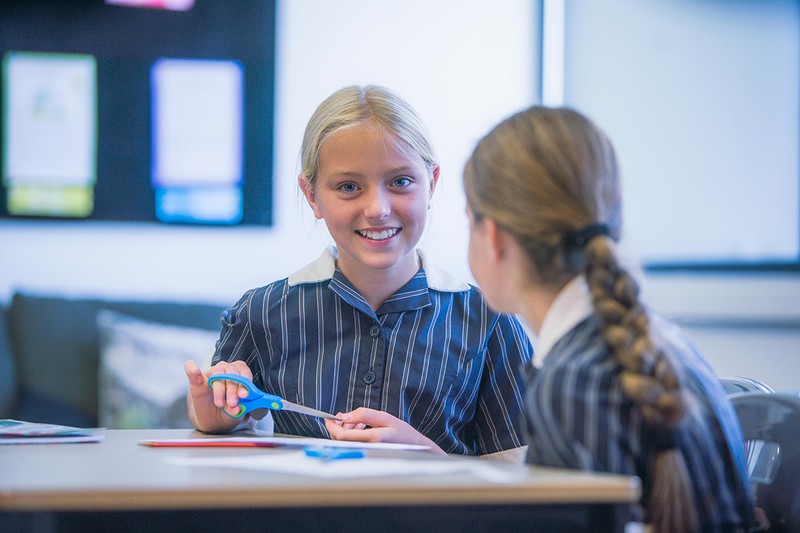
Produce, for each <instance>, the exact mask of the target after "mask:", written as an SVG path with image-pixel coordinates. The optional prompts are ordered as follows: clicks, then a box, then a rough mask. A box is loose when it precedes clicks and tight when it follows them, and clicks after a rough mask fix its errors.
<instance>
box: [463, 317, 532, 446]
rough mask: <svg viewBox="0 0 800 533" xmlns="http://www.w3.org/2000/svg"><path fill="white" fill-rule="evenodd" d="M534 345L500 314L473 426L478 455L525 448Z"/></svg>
mask: <svg viewBox="0 0 800 533" xmlns="http://www.w3.org/2000/svg"><path fill="white" fill-rule="evenodd" d="M532 359H533V346H532V345H531V342H530V339H529V338H528V335H527V333H526V332H525V330H524V329H523V327H522V325H521V324H520V323H519V321H518V320H517V319H516V318H514V317H512V316H509V315H498V317H497V320H496V322H495V325H494V327H493V328H492V329H491V332H490V335H489V339H488V343H487V346H486V355H485V358H484V371H483V376H482V378H481V386H480V393H479V398H478V405H477V410H476V414H475V421H474V424H473V431H474V438H475V451H476V453H477V454H478V455H485V454H490V453H496V452H499V451H503V450H509V449H513V448H519V447H520V446H523V444H524V443H523V442H522V441H523V439H522V431H521V423H522V406H523V405H524V399H523V398H524V390H525V381H526V374H527V371H526V368H527V367H528V366H529V365H530V364H531V361H532Z"/></svg>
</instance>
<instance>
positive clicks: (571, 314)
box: [535, 276, 594, 359]
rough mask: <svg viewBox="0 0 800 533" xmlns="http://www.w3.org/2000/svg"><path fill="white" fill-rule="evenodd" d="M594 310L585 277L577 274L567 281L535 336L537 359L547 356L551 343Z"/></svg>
mask: <svg viewBox="0 0 800 533" xmlns="http://www.w3.org/2000/svg"><path fill="white" fill-rule="evenodd" d="M593 312H594V307H593V306H592V295H591V292H590V291H589V286H588V284H587V283H586V278H585V277H583V276H577V277H575V278H573V279H572V280H571V281H570V282H569V283H567V284H566V285H565V286H564V288H563V289H561V291H560V292H559V293H558V296H556V299H555V301H553V305H551V306H550V309H549V310H548V311H547V314H546V315H545V317H544V321H543V322H542V327H541V328H539V334H538V335H537V336H536V345H535V351H536V355H537V359H543V358H544V357H547V354H548V352H550V349H551V348H552V347H553V345H554V344H555V343H556V342H557V341H558V339H560V338H561V337H563V336H564V335H566V334H567V333H568V332H569V330H571V329H572V328H574V327H575V326H577V325H578V324H580V323H581V322H583V321H584V320H586V318H588V317H589V316H591V314H592V313H593Z"/></svg>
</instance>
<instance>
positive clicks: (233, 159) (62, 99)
mask: <svg viewBox="0 0 800 533" xmlns="http://www.w3.org/2000/svg"><path fill="white" fill-rule="evenodd" d="M125 4H129V5H125ZM135 4H140V5H135ZM141 4H149V5H141ZM0 57H2V83H0V99H1V100H2V106H0V136H1V140H2V151H0V158H2V159H0V171H1V174H0V218H5V219H19V220H24V219H37V220H59V221H65V220H71V221H98V220H103V221H129V222H156V223H165V224H200V225H223V226H238V225H271V224H272V221H273V195H272V191H273V185H272V181H273V180H272V167H273V153H272V150H273V124H274V121H273V115H274V106H273V99H274V74H275V2H274V0H272V1H268V0H258V1H250V0H172V1H164V0H161V1H152V0H150V1H147V0H144V1H138V2H137V1H136V0H129V1H128V2H125V1H122V0H107V1H104V0H91V1H90V0H73V1H70V2H60V1H47V0H26V1H4V2H2V3H0Z"/></svg>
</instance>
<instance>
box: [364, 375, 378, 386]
mask: <svg viewBox="0 0 800 533" xmlns="http://www.w3.org/2000/svg"><path fill="white" fill-rule="evenodd" d="M374 382H375V374H374V373H373V372H367V373H366V374H364V383H366V384H367V385H372V383H374Z"/></svg>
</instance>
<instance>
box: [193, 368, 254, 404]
mask: <svg viewBox="0 0 800 533" xmlns="http://www.w3.org/2000/svg"><path fill="white" fill-rule="evenodd" d="M218 374H238V375H240V376H243V377H245V378H247V379H250V380H252V379H253V373H252V372H251V371H250V367H248V366H247V364H245V362H244V361H233V362H231V363H228V362H224V361H223V362H220V363H217V364H216V365H214V366H212V367H211V368H209V369H208V371H207V372H205V374H204V379H205V380H208V378H209V377H211V376H216V375H218ZM211 389H212V390H213V392H214V405H215V406H217V407H220V408H222V407H225V408H226V409H225V410H226V411H227V412H228V413H230V414H236V413H238V412H239V398H245V397H246V396H247V394H248V392H247V388H246V387H245V386H244V385H241V384H239V383H237V382H235V381H229V380H224V379H220V380H216V381H214V382H213V383H212V384H211Z"/></svg>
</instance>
